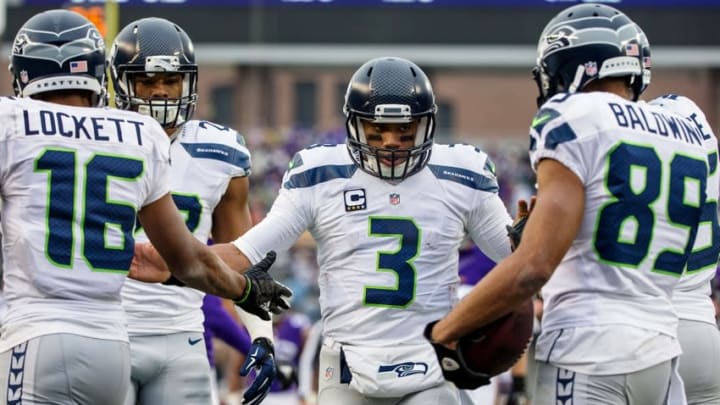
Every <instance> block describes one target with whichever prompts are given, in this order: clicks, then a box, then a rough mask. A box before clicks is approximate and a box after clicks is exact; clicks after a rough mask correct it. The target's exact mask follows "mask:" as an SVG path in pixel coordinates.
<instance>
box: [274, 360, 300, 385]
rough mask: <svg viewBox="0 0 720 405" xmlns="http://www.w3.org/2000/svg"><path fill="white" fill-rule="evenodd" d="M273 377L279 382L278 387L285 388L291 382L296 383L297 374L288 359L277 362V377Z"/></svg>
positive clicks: (291, 383)
mask: <svg viewBox="0 0 720 405" xmlns="http://www.w3.org/2000/svg"><path fill="white" fill-rule="evenodd" d="M275 379H276V380H277V381H278V382H279V383H280V389H281V390H286V389H288V388H290V387H291V386H292V385H293V384H295V385H297V383H298V375H297V368H296V367H295V365H294V364H292V363H290V362H288V361H278V362H277V377H275Z"/></svg>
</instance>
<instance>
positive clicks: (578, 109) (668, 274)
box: [530, 92, 717, 374]
mask: <svg viewBox="0 0 720 405" xmlns="http://www.w3.org/2000/svg"><path fill="white" fill-rule="evenodd" d="M715 142H716V141H715V139H714V137H713V136H712V134H711V133H708V132H707V131H703V129H702V128H700V126H699V125H698V124H697V123H696V122H693V121H691V120H688V119H686V118H685V117H683V116H679V115H675V114H673V113H672V112H670V111H668V110H666V109H663V108H661V107H658V106H652V105H648V104H646V103H635V102H631V101H628V100H625V99H623V98H621V97H619V96H616V95H613V94H610V93H600V92H593V93H577V94H572V95H567V94H560V95H557V96H555V97H553V98H552V99H551V100H550V101H549V102H547V103H546V104H545V105H544V106H543V107H542V108H541V110H540V111H539V112H538V113H537V115H536V116H535V118H534V120H533V126H532V128H531V145H530V159H531V163H532V165H533V167H534V168H535V167H536V166H537V164H538V162H539V161H540V160H542V159H546V158H549V159H554V160H557V161H559V162H561V163H562V164H563V165H565V166H566V167H567V168H568V169H570V170H571V171H572V172H573V173H575V175H576V176H577V177H578V178H579V179H580V181H581V182H582V183H583V184H584V186H585V213H584V216H583V220H582V224H581V226H580V230H579V232H578V235H577V236H576V238H575V240H574V242H573V243H572V245H571V246H570V249H569V251H568V252H567V254H566V255H565V257H564V258H563V260H562V262H561V263H560V265H559V266H558V268H557V269H556V271H555V273H554V274H553V276H552V277H551V279H550V281H549V282H548V283H547V284H546V285H545V287H544V288H543V291H542V294H543V298H544V300H545V309H544V312H543V319H542V335H545V336H542V335H541V337H540V339H539V341H538V349H537V358H538V359H542V360H543V361H548V360H549V361H552V362H553V363H555V364H559V365H561V366H565V367H567V368H570V369H573V370H575V371H578V372H587V373H590V374H613V373H625V372H631V371H634V370H635V369H642V368H644V367H648V366H650V365H653V364H657V363H660V362H662V361H665V360H668V359H670V358H672V357H675V356H677V355H678V354H679V353H680V347H679V344H678V343H677V339H676V329H677V316H676V314H675V312H674V310H673V306H672V303H671V295H672V291H673V288H674V287H675V285H676V284H677V282H678V280H679V279H680V276H681V275H682V273H683V271H684V269H685V266H686V263H688V260H689V258H690V253H691V251H692V249H693V245H694V242H695V240H696V236H697V234H698V229H699V228H701V227H702V226H699V223H700V222H701V221H702V218H704V216H705V214H703V213H704V212H705V211H706V209H709V208H708V204H711V202H710V201H709V200H708V198H710V199H712V197H710V196H711V195H717V190H715V191H712V192H711V191H709V190H711V189H716V188H717V184H715V185H713V184H711V183H712V180H711V178H710V176H709V171H710V169H712V167H711V166H714V165H715V163H712V164H710V163H709V162H708V150H710V149H711V148H712V147H713V146H712V145H715ZM713 159H714V160H717V157H716V156H715V157H713ZM573 328H575V330H574V331H573ZM583 328H584V329H583ZM567 329H570V331H567ZM561 330H566V331H565V335H566V337H564V338H563V337H562V336H561V335H562V334H563V332H562V331H561ZM558 331H560V332H558ZM587 331H592V335H593V337H592V338H588V339H585V340H583V339H584V338H582V339H581V338H579V337H580V336H585V337H587V336H586V333H585V332H587ZM618 331H621V332H618ZM573 334H574V336H577V337H578V341H576V342H570V341H567V342H564V341H563V339H567V336H573ZM548 336H553V338H552V339H548ZM556 338H557V339H556ZM556 340H557V341H556ZM558 342H560V343H563V344H561V345H560V344H559V345H555V343H558ZM598 342H605V343H608V342H611V343H612V344H613V347H605V348H600V349H598V347H597V344H599V343H598ZM586 349H587V350H588V351H589V352H591V353H592V354H591V355H590V354H588V352H585V350H586Z"/></svg>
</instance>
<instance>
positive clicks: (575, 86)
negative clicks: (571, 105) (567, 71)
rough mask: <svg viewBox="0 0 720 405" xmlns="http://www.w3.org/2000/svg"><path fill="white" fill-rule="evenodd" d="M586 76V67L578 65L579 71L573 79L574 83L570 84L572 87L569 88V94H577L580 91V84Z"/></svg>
mask: <svg viewBox="0 0 720 405" xmlns="http://www.w3.org/2000/svg"><path fill="white" fill-rule="evenodd" d="M584 75H585V66H583V65H578V67H577V69H576V70H575V78H574V79H573V81H572V83H570V86H569V87H568V93H570V94H572V93H576V92H577V91H578V90H579V87H580V83H581V82H582V78H583V76H584Z"/></svg>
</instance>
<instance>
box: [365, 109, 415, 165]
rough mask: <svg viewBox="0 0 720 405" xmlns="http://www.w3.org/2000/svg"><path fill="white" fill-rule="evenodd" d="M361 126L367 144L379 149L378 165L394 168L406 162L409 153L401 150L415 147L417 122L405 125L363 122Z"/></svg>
mask: <svg viewBox="0 0 720 405" xmlns="http://www.w3.org/2000/svg"><path fill="white" fill-rule="evenodd" d="M362 125H363V131H364V133H365V138H366V139H367V144H368V145H369V146H371V147H373V148H377V149H381V150H380V151H379V153H378V154H379V157H380V163H382V164H383V165H385V166H396V165H399V164H401V163H403V162H405V161H406V160H407V158H408V156H409V152H402V150H409V149H410V148H412V147H413V146H415V135H416V133H417V129H418V122H417V120H414V121H411V122H407V123H374V122H370V121H365V120H363V121H362ZM393 151H395V152H394V153H393ZM398 152H400V153H398Z"/></svg>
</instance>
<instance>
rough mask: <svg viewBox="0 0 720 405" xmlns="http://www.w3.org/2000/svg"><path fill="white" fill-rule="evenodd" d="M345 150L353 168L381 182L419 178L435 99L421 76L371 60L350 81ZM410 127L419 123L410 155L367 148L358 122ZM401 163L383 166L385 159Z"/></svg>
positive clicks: (395, 63)
mask: <svg viewBox="0 0 720 405" xmlns="http://www.w3.org/2000/svg"><path fill="white" fill-rule="evenodd" d="M343 110H344V112H345V115H346V116H347V121H346V127H347V136H348V138H347V146H348V149H349V151H350V155H351V156H352V159H353V161H354V162H355V164H357V165H358V167H360V168H361V169H362V170H363V171H365V172H367V173H369V174H371V175H373V176H376V177H379V178H381V179H383V180H395V181H397V180H402V179H404V178H406V177H408V176H411V175H413V174H415V173H417V172H419V171H420V170H421V169H422V168H423V167H425V165H426V164H427V162H428V160H430V153H431V152H432V147H433V139H434V136H435V113H436V112H437V106H436V105H435V94H434V93H433V89H432V87H431V85H430V80H429V79H428V77H427V76H426V75H425V73H424V72H423V71H422V70H421V69H420V68H419V67H418V66H417V65H416V64H414V63H413V62H410V61H409V60H406V59H402V58H396V57H384V58H377V59H373V60H371V61H369V62H367V63H365V64H364V65H362V66H361V67H360V69H358V70H357V71H356V72H355V74H354V75H353V76H352V79H350V84H349V85H348V89H347V93H345V106H344V108H343ZM363 120H365V121H370V122H374V123H409V122H411V121H414V120H417V121H418V128H417V132H416V134H415V145H414V146H413V147H412V148H410V149H383V148H376V147H372V146H370V145H368V142H367V138H366V136H365V131H364V130H363V126H362V121H363ZM382 157H385V158H388V157H389V158H390V160H403V161H404V163H402V164H399V165H396V166H387V165H385V164H383V163H382V161H383V159H382Z"/></svg>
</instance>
